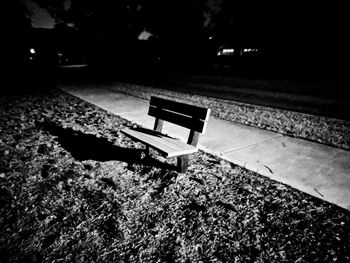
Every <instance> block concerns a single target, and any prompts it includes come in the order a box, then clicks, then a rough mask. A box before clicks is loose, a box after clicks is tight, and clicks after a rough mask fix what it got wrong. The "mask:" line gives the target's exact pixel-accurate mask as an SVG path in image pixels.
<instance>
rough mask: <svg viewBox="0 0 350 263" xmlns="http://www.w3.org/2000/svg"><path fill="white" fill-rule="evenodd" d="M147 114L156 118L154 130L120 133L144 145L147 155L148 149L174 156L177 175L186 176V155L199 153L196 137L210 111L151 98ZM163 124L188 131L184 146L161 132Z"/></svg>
mask: <svg viewBox="0 0 350 263" xmlns="http://www.w3.org/2000/svg"><path fill="white" fill-rule="evenodd" d="M148 115H149V116H152V117H155V122H154V127H153V130H151V129H145V128H137V129H124V130H121V132H122V133H123V134H124V135H126V136H128V137H130V138H132V139H133V140H135V141H139V142H141V143H143V144H145V145H146V147H147V148H146V150H147V151H146V153H147V155H148V154H149V148H150V147H151V148H153V149H156V150H158V151H159V152H160V153H161V154H162V155H163V156H165V157H177V169H178V171H179V172H180V173H185V172H186V170H187V168H188V165H189V155H190V154H192V153H195V152H197V151H198V148H197V144H198V139H199V134H203V133H204V132H205V129H206V127H207V123H208V120H209V115H210V109H207V108H202V107H198V106H194V105H189V104H185V103H181V102H176V101H171V100H167V99H163V98H158V97H153V96H151V100H150V105H149V108H148ZM164 121H167V122H170V123H173V124H176V125H179V126H181V127H184V128H187V129H189V130H190V132H189V135H188V139H187V143H184V142H182V141H180V140H177V139H174V138H171V137H169V136H167V135H165V134H163V133H161V132H162V129H163V122H164Z"/></svg>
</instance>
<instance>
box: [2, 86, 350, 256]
mask: <svg viewBox="0 0 350 263" xmlns="http://www.w3.org/2000/svg"><path fill="white" fill-rule="evenodd" d="M0 102H1V103H0V105H1V106H0V107H1V109H0V116H1V118H0V128H1V131H2V133H1V135H0V154H1V155H0V156H1V157H0V186H1V192H0V201H1V202H0V204H1V217H0V229H1V235H0V249H1V251H0V252H1V254H2V257H1V259H0V262H346V261H349V260H350V214H349V212H348V211H345V210H343V209H341V208H339V207H336V206H334V205H332V204H329V203H327V202H324V201H322V200H319V199H316V198H314V197H311V196H308V195H306V194H304V193H302V192H299V191H297V190H295V189H292V188H290V187H288V186H286V185H283V184H281V183H278V182H275V181H272V180H270V179H268V178H265V177H262V176H260V175H258V174H255V173H253V172H250V171H247V170H245V169H243V168H241V167H239V166H234V165H232V164H230V163H228V162H226V161H223V160H220V159H219V158H217V157H214V156H211V155H208V154H206V153H204V152H198V153H196V154H194V155H193V156H192V158H191V161H190V166H189V169H188V172H187V173H186V174H178V173H176V172H174V171H173V170H171V169H164V168H162V166H161V163H164V162H167V163H169V164H174V162H175V160H174V159H170V160H165V159H164V158H163V157H161V156H159V155H158V154H157V153H156V152H153V153H152V157H153V158H154V160H153V161H152V162H149V161H145V160H143V159H142V158H139V157H137V156H140V155H138V154H135V155H134V153H140V151H141V150H142V149H143V146H142V145H141V144H138V143H134V142H133V141H131V140H129V139H127V138H125V137H124V136H123V135H122V134H121V133H120V132H119V130H120V129H122V128H124V127H130V126H132V125H133V124H132V123H130V122H129V121H127V120H124V119H121V118H120V117H118V116H115V115H112V114H110V113H108V112H105V111H103V110H101V109H99V108H96V107H93V106H92V105H90V104H88V103H85V102H83V101H81V100H79V99H77V98H74V97H71V96H69V95H67V94H64V93H62V92H60V91H57V90H51V91H46V92H39V93H37V94H26V95H23V94H22V95H20V96H15V95H13V96H7V97H3V98H1V101H0ZM92 145H93V147H92ZM106 149H107V150H106ZM130 149H134V150H130ZM141 157H142V156H141Z"/></svg>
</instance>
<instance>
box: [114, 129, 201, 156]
mask: <svg viewBox="0 0 350 263" xmlns="http://www.w3.org/2000/svg"><path fill="white" fill-rule="evenodd" d="M121 132H122V133H124V134H125V135H127V136H129V137H131V138H132V139H134V140H136V141H139V142H142V143H144V144H145V145H147V146H150V147H152V148H154V149H156V150H158V151H159V152H160V153H161V154H162V155H164V156H165V157H176V156H181V155H186V154H191V153H195V152H197V151H198V148H197V147H194V146H192V145H189V144H187V143H184V142H182V141H180V140H178V139H175V138H171V137H169V136H167V135H164V134H162V133H160V132H157V131H154V130H148V129H144V128H138V129H137V130H136V129H124V130H122V131H121Z"/></svg>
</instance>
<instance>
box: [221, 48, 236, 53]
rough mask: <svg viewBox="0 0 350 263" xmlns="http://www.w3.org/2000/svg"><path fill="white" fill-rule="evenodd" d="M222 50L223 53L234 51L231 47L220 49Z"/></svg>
mask: <svg viewBox="0 0 350 263" xmlns="http://www.w3.org/2000/svg"><path fill="white" fill-rule="evenodd" d="M222 52H223V53H233V52H235V50H234V49H233V48H224V49H223V50H222Z"/></svg>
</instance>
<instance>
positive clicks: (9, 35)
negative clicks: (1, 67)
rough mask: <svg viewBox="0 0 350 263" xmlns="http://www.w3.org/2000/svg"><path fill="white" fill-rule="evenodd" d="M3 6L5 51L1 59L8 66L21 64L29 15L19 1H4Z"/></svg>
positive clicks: (28, 26) (29, 23)
mask: <svg viewBox="0 0 350 263" xmlns="http://www.w3.org/2000/svg"><path fill="white" fill-rule="evenodd" d="M3 5H4V12H3V18H4V20H3V21H4V22H5V24H4V25H3V27H2V28H3V30H2V44H3V45H4V48H5V51H4V52H2V53H3V57H2V59H3V61H6V63H10V64H16V63H23V60H24V56H25V54H24V52H25V51H24V47H25V42H26V39H27V37H28V34H29V32H30V30H31V20H30V18H29V16H30V13H29V11H28V9H27V7H26V6H25V5H24V4H23V2H22V1H20V0H6V1H5V3H3Z"/></svg>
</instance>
